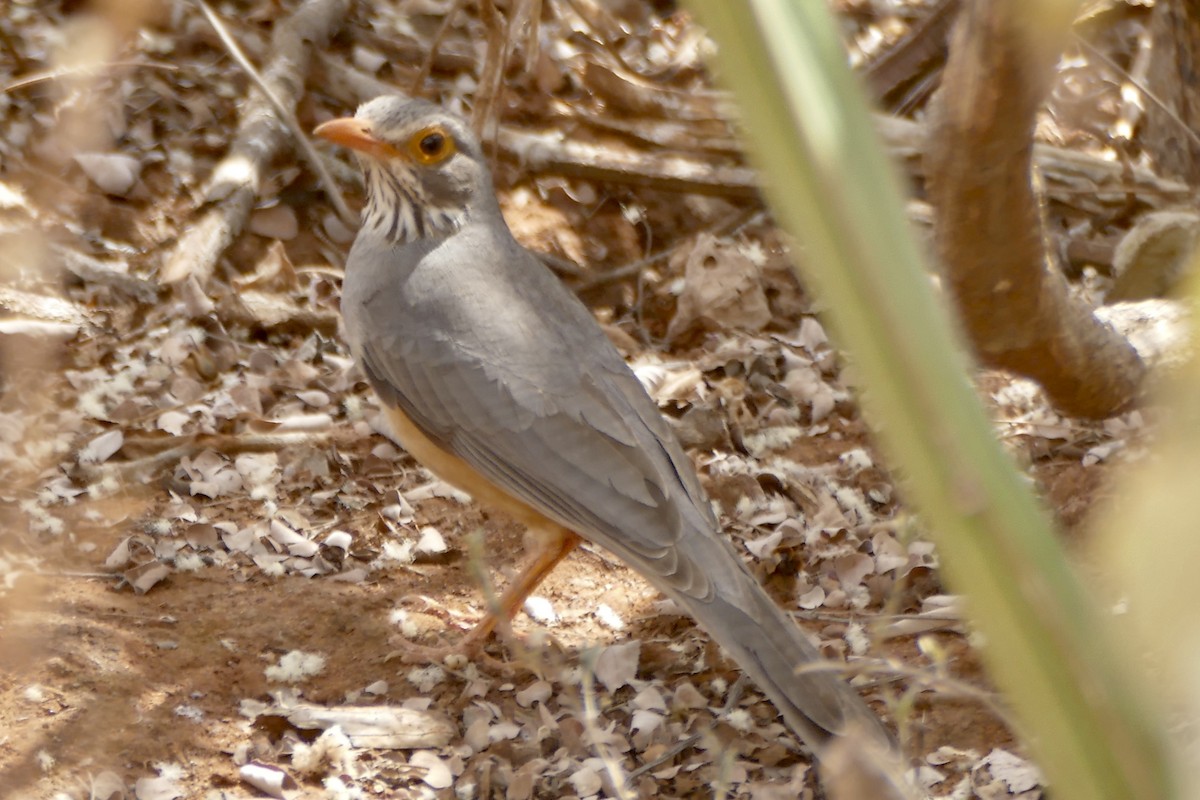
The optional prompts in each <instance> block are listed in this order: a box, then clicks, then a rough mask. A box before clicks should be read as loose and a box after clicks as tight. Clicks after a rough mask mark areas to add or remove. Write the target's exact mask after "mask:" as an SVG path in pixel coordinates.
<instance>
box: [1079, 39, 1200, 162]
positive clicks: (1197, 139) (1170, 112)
mask: <svg viewBox="0 0 1200 800" xmlns="http://www.w3.org/2000/svg"><path fill="white" fill-rule="evenodd" d="M1072 38H1073V39H1074V40H1075V41H1076V42H1077V43H1078V44H1079V45H1080V46H1081V47H1083V49H1084V50H1087V51H1088V53H1090V54H1091V55H1092V56H1093V57H1095V58H1096V59H1097V60H1099V61H1102V62H1104V65H1105V66H1107V67H1108V68H1109V69H1111V70H1112V71H1113V72H1115V73H1117V74H1118V75H1121V76H1123V77H1124V78H1125V80H1127V81H1129V84H1130V85H1131V86H1133V87H1134V88H1135V89H1137V90H1138V91H1139V92H1141V93H1142V95H1144V96H1145V97H1146V99H1147V100H1149V101H1150V102H1151V103H1154V105H1156V106H1158V107H1159V108H1160V109H1161V110H1162V112H1163V113H1164V114H1166V115H1167V116H1168V117H1169V118H1170V120H1171V121H1172V122H1174V123H1175V127H1176V129H1177V130H1178V131H1179V132H1180V133H1182V134H1183V135H1184V136H1186V137H1187V138H1188V139H1191V141H1192V144H1193V145H1194V146H1196V147H1197V148H1200V133H1196V131H1194V130H1192V129H1191V127H1189V126H1188V125H1187V123H1185V122H1184V121H1183V120H1182V119H1180V118H1179V115H1178V114H1177V113H1175V109H1173V108H1171V106H1170V105H1168V104H1167V103H1166V101H1164V100H1163V99H1162V98H1160V97H1159V96H1158V95H1156V94H1155V93H1154V92H1153V91H1151V89H1150V87H1149V86H1147V85H1146V82H1145V81H1144V80H1142V78H1141V76H1138V75H1134V74H1132V73H1131V72H1129V71H1128V70H1126V69H1124V68H1123V67H1122V66H1121V65H1120V64H1118V63H1117V62H1115V61H1113V60H1112V58H1110V57H1109V56H1108V54H1107V53H1105V52H1103V51H1102V50H1100V48H1098V47H1096V46H1095V45H1094V44H1092V43H1091V42H1089V41H1088V40H1087V39H1085V38H1083V37H1082V36H1080V35H1079V34H1078V33H1073V34H1072Z"/></svg>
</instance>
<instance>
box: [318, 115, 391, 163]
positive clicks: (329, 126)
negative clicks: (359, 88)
mask: <svg viewBox="0 0 1200 800" xmlns="http://www.w3.org/2000/svg"><path fill="white" fill-rule="evenodd" d="M313 135H314V136H320V137H321V138H322V139H328V140H329V141H331V142H333V143H334V144H340V145H341V146H342V147H349V148H350V149H351V150H358V151H359V152H362V153H366V154H367V155H370V156H379V155H381V154H382V153H383V152H384V148H387V147H388V146H387V145H386V144H384V143H383V142H381V141H380V140H379V139H376V138H375V137H374V136H373V135H372V134H371V130H370V128H369V127H368V126H367V124H366V123H365V122H363V121H362V120H360V119H355V118H354V117H342V118H341V119H331V120H329V121H328V122H322V123H321V124H320V125H318V126H317V127H316V128H315V129H314V130H313Z"/></svg>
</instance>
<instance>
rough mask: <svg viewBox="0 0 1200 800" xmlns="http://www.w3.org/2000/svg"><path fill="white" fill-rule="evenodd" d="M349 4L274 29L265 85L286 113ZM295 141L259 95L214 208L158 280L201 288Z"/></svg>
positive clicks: (246, 111) (219, 172)
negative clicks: (188, 282) (265, 177)
mask: <svg viewBox="0 0 1200 800" xmlns="http://www.w3.org/2000/svg"><path fill="white" fill-rule="evenodd" d="M348 10H349V0H307V2H305V3H304V5H302V6H301V7H300V9H299V10H298V11H297V12H296V13H295V14H293V15H292V16H291V17H289V18H288V19H287V20H285V21H284V22H282V23H280V24H279V26H278V27H276V28H275V31H274V33H273V34H272V36H271V51H270V52H271V56H270V59H269V60H268V62H267V67H266V69H265V70H263V83H264V84H265V85H266V86H267V87H268V88H269V89H270V92H271V94H273V95H274V96H275V97H276V98H277V99H278V100H279V102H280V103H281V104H283V106H284V107H285V108H289V109H294V108H295V107H296V103H297V102H298V100H299V98H300V94H301V92H303V90H304V76H305V74H306V73H307V72H308V65H309V62H310V60H311V58H312V50H313V49H314V48H322V47H324V46H325V45H326V44H327V43H328V41H329V38H330V37H331V36H332V35H333V33H334V32H335V31H336V30H337V28H338V27H339V26H340V25H341V24H342V22H343V21H344V19H345V17H346V14H347V12H348ZM289 139H290V135H289V133H288V130H287V128H286V127H285V126H284V124H283V123H282V122H281V121H280V120H279V118H278V117H277V115H276V114H275V113H274V111H273V110H272V108H271V104H270V102H269V101H268V100H267V99H266V98H265V97H264V96H263V94H262V92H259V91H254V92H252V93H251V94H250V96H249V97H248V99H247V101H246V103H245V105H244V106H243V108H242V114H241V118H240V120H239V121H238V130H237V136H236V137H235V138H234V140H233V144H232V145H230V147H229V152H228V154H226V156H225V158H224V159H222V160H221V163H220V164H218V165H217V168H216V169H215V170H214V171H213V175H212V178H211V179H210V180H209V184H208V186H207V188H206V191H205V196H204V202H205V203H206V204H211V205H210V207H209V209H208V210H207V211H206V212H205V213H204V215H203V216H202V217H201V218H200V220H199V221H198V222H196V223H195V224H193V225H191V226H190V227H189V228H188V230H187V232H186V233H184V234H183V236H181V237H180V238H179V241H178V242H176V244H175V249H174V250H173V251H172V252H171V253H170V254H168V256H167V257H166V259H165V260H164V263H163V266H162V268H161V269H160V271H159V280H160V281H161V282H163V283H167V284H175V283H179V282H180V281H182V280H184V279H185V278H187V277H188V276H194V277H195V278H196V279H197V281H199V283H200V284H201V285H203V284H204V283H205V282H206V281H207V280H208V278H209V277H210V276H211V275H212V273H213V270H214V269H215V268H216V264H217V261H218V260H219V259H220V258H221V254H222V253H224V252H225V249H226V248H227V247H229V245H231V244H232V243H233V241H234V239H236V238H237V236H238V234H240V233H241V232H242V228H243V227H245V224H246V220H247V218H248V217H249V216H250V211H251V210H252V209H253V207H254V200H255V198H256V196H257V195H258V189H259V186H260V183H261V181H262V176H263V175H264V173H265V172H266V170H267V168H268V167H269V166H270V163H271V161H272V160H273V159H274V158H275V156H276V155H278V154H279V152H280V151H281V150H283V148H284V147H285V146H286V145H287V144H288V142H289Z"/></svg>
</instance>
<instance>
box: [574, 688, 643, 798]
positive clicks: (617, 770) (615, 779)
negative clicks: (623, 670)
mask: <svg viewBox="0 0 1200 800" xmlns="http://www.w3.org/2000/svg"><path fill="white" fill-rule="evenodd" d="M592 666H593V665H592V664H587V665H585V669H584V670H583V683H582V686H581V687H580V688H581V690H582V693H583V726H584V729H585V730H586V731H587V732H588V735H589V736H591V738H592V749H593V750H595V752H596V755H597V756H598V757H599V758H600V761H601V762H603V764H604V771H605V772H607V773H608V777H609V780H610V781H611V782H612V788H613V791H615V792H616V793H617V797H618V798H619V800H636V795H634V794H632V793H630V791H629V781H630V780H631V778H632V776H631V775H625V774H624V772H625V771H624V769H623V768H622V767H621V765H620V764H619V763H617V760H616V759H615V758H613V755H612V753H610V752H609V750H608V748H607V747H606V746H605V745H603V744H602V743H601V742H602V741H603V739H602V733H603V732H602V731H601V730H600V725H599V722H598V721H597V720H599V719H600V708H599V706H598V705H597V704H596V679H595V676H594V674H593V670H592Z"/></svg>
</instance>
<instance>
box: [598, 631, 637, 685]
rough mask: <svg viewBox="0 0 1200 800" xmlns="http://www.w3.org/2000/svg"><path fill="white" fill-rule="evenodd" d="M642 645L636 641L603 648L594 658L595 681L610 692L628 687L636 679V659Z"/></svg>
mask: <svg viewBox="0 0 1200 800" xmlns="http://www.w3.org/2000/svg"><path fill="white" fill-rule="evenodd" d="M641 652H642V643H641V642H640V641H638V640H636V639H633V640H631V641H628V642H625V643H623V644H614V645H611V646H609V647H605V648H604V649H603V650H601V651H600V655H598V656H596V662H595V664H594V666H593V668H592V669H593V672H594V673H595V675H596V679H597V680H599V681H600V682H601V683H602V684H604V687H605V688H606V689H608V690H609V691H610V692H615V691H617V690H618V689H620V688H621V687H622V686H628V685H630V684H632V683H633V681H634V680H635V679H636V678H637V669H638V658H639V656H640V655H641Z"/></svg>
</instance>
